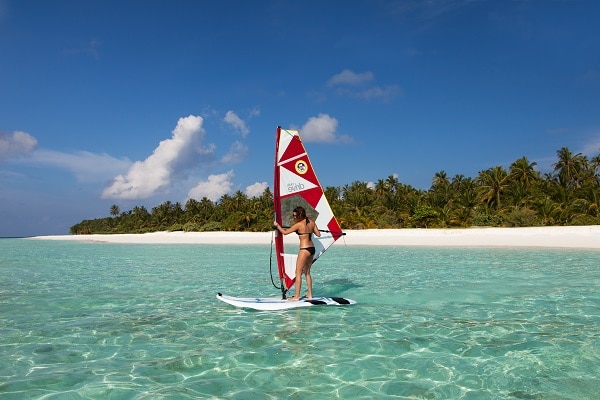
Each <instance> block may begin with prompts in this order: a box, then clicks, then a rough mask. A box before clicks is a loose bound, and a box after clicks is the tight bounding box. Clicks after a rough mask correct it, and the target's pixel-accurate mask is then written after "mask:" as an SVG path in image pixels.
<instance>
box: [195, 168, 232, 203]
mask: <svg viewBox="0 0 600 400" xmlns="http://www.w3.org/2000/svg"><path fill="white" fill-rule="evenodd" d="M233 176H234V173H233V171H229V172H226V173H224V174H219V175H210V176H209V177H208V179H207V180H206V181H201V182H198V184H197V185H196V186H195V187H193V188H192V189H190V191H189V192H188V197H189V198H191V199H196V200H200V199H202V198H203V197H206V198H208V199H210V200H212V201H217V200H219V199H220V198H221V196H223V195H224V194H228V193H231V189H232V188H233V182H232V181H231V179H232V178H233Z"/></svg>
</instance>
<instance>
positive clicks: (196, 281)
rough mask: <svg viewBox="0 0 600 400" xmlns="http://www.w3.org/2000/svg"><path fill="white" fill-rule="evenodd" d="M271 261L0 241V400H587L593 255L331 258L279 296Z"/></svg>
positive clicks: (253, 255)
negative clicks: (296, 305)
mask: <svg viewBox="0 0 600 400" xmlns="http://www.w3.org/2000/svg"><path fill="white" fill-rule="evenodd" d="M269 255H270V245H269V244H268V243H267V244H266V245H264V246H259V245H250V246H248V245H245V246H241V245H222V246H219V245H177V244H169V245H148V244H143V245H134V244H107V243H81V242H71V241H37V240H36V241H33V240H27V239H0V399H2V400H4V399H28V398H31V399H200V398H231V399H279V398H291V399H296V398H297V399H300V398H311V399H331V398H342V399H349V398H365V399H366V398H369V399H371V398H382V399H383V398H398V399H511V398H512V399H593V398H597V395H598V393H600V378H599V377H600V292H599V291H598V285H599V284H600V267H599V266H600V251H585V250H560V249H554V250H548V249H543V250H538V249H489V248H406V247H375V246H372V247H367V246H364V247H363V246H347V247H346V246H344V245H343V243H342V244H336V245H335V246H334V247H333V248H332V249H331V250H330V251H329V252H328V253H327V254H326V255H325V256H324V257H323V258H321V259H320V260H319V261H318V262H317V263H316V264H315V265H314V267H313V268H314V269H313V277H314V280H315V288H314V292H315V295H329V296H332V295H334V296H344V297H349V298H352V299H355V300H357V301H358V303H359V304H357V305H355V306H346V307H311V308H308V309H295V310H288V311H277V312H273V311H269V312H261V311H253V310H241V309H236V308H234V307H231V306H229V305H227V304H224V303H221V302H219V301H218V300H217V299H216V298H215V295H216V293H217V292H222V293H224V294H229V295H234V296H277V294H278V291H277V289H275V288H273V286H272V285H271V278H270V275H269Z"/></svg>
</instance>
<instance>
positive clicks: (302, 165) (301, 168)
mask: <svg viewBox="0 0 600 400" xmlns="http://www.w3.org/2000/svg"><path fill="white" fill-rule="evenodd" d="M296 172H297V173H299V174H300V175H304V174H305V173H307V172H308V164H307V163H306V161H304V160H298V161H296Z"/></svg>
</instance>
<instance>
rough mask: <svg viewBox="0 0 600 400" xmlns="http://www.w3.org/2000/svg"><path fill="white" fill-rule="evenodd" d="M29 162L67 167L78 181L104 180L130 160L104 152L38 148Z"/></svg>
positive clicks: (121, 168)
mask: <svg viewBox="0 0 600 400" xmlns="http://www.w3.org/2000/svg"><path fill="white" fill-rule="evenodd" d="M30 162H31V163H36V164H43V165H49V166H53V167H59V168H64V169H67V170H69V171H71V172H72V173H73V175H75V177H76V178H77V180H79V181H80V182H104V181H106V180H107V179H109V178H110V177H112V176H115V175H116V174H119V173H122V172H123V171H126V170H127V168H129V167H130V166H131V161H130V160H128V159H126V158H123V159H118V158H115V157H112V156H110V155H108V154H105V153H102V154H97V153H91V152H89V151H78V152H75V153H62V152H58V151H53V150H38V151H36V152H35V154H34V155H33V156H32V158H31V160H30Z"/></svg>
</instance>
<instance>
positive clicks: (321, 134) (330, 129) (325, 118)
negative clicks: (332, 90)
mask: <svg viewBox="0 0 600 400" xmlns="http://www.w3.org/2000/svg"><path fill="white" fill-rule="evenodd" d="M337 126H338V121H337V119H335V118H333V117H330V116H329V115H327V114H319V116H318V117H311V118H309V119H308V121H307V122H306V123H305V124H304V126H303V127H302V128H301V129H300V135H301V137H302V140H304V141H306V142H325V143H333V142H345V143H348V142H351V141H352V139H351V138H350V137H348V136H345V135H337V134H336V131H337Z"/></svg>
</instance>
